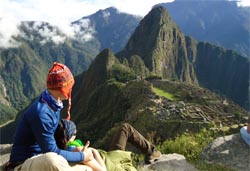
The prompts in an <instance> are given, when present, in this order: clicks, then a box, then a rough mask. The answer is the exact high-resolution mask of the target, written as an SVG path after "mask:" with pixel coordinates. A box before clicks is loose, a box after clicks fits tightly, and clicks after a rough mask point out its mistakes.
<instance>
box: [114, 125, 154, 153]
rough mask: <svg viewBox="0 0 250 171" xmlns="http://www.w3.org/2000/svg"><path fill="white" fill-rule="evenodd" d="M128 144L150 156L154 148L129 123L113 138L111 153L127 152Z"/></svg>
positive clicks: (122, 126)
mask: <svg viewBox="0 0 250 171" xmlns="http://www.w3.org/2000/svg"><path fill="white" fill-rule="evenodd" d="M127 142H130V143H131V144H132V145H134V146H135V147H136V148H138V149H139V150H140V151H141V152H142V153H143V154H150V153H151V152H152V149H153V148H154V146H153V145H152V144H151V143H150V142H149V141H148V140H147V139H145V138H144V137H143V136H142V135H141V134H140V133H139V132H138V131H137V130H136V129H135V128H134V127H132V126H131V125H130V124H129V123H123V124H122V125H121V127H120V128H119V129H118V131H117V132H116V134H115V135H114V136H113V139H112V141H111V144H110V147H109V151H112V150H123V151H125V150H126V145H127Z"/></svg>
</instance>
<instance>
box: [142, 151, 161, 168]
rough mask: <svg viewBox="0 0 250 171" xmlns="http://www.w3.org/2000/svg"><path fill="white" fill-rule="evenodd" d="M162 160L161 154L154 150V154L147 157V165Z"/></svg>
mask: <svg viewBox="0 0 250 171" xmlns="http://www.w3.org/2000/svg"><path fill="white" fill-rule="evenodd" d="M160 158H161V152H160V151H159V150H156V149H155V148H153V150H152V152H151V153H149V154H146V155H145V158H144V160H145V163H146V164H152V163H153V162H155V161H157V160H159V159H160Z"/></svg>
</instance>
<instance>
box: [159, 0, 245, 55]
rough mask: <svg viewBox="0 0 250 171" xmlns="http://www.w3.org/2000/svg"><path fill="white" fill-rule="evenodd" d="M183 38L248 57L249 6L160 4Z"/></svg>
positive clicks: (224, 1)
mask: <svg viewBox="0 0 250 171" xmlns="http://www.w3.org/2000/svg"><path fill="white" fill-rule="evenodd" d="M157 6H164V7H165V8H166V9H167V11H168V12H169V14H170V15H171V17H172V19H173V21H175V22H176V23H177V25H178V26H179V27H180V29H181V31H182V32H183V33H184V34H185V35H190V36H192V37H194V38H195V39H197V40H199V41H206V42H211V43H213V44H217V45H219V46H223V47H225V48H227V49H234V50H236V51H237V52H238V53H240V54H241V55H243V56H246V57H250V51H249V34H250V33H249V32H250V23H249V22H250V18H249V10H250V7H238V6H237V1H228V0H220V1H212V0H189V1H186V0H175V1H174V2H171V3H161V4H157Z"/></svg>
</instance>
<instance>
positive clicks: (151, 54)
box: [117, 6, 196, 83]
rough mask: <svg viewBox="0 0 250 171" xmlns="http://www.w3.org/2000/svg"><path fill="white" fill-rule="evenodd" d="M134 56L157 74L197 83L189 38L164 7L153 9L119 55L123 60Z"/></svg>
mask: <svg viewBox="0 0 250 171" xmlns="http://www.w3.org/2000/svg"><path fill="white" fill-rule="evenodd" d="M133 55H138V56H140V57H141V58H142V60H143V61H144V63H145V66H146V67H148V69H149V70H150V71H151V72H152V73H153V74H156V75H158V76H161V77H163V78H170V79H177V80H181V81H184V82H188V83H195V82H196V79H195V76H193V75H191V73H192V70H193V69H192V68H190V66H189V62H188V56H187V49H186V40H185V36H184V35H183V34H182V33H181V31H180V29H179V28H178V26H177V25H176V24H175V23H174V22H172V20H171V17H170V15H169V14H168V12H167V11H166V9H165V8H164V7H161V6H159V7H155V8H153V9H152V10H151V11H150V12H149V13H148V14H147V15H146V16H145V17H144V18H143V20H141V22H140V24H139V26H138V27H137V28H136V30H135V32H134V33H133V35H132V36H131V37H130V39H129V41H128V43H127V45H126V46H125V48H124V49H123V50H122V51H121V52H119V53H118V54H117V56H118V57H119V58H127V59H130V58H131V57H132V56H133Z"/></svg>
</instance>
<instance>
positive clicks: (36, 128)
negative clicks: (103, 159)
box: [4, 62, 93, 171]
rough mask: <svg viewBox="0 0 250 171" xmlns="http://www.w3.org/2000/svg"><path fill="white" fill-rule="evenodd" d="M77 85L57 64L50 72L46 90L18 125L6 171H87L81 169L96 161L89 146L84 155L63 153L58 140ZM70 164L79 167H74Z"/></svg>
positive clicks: (64, 66)
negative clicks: (63, 115) (63, 112)
mask: <svg viewBox="0 0 250 171" xmlns="http://www.w3.org/2000/svg"><path fill="white" fill-rule="evenodd" d="M74 83H75V81H74V77H73V75H72V73H71V71H70V69H69V68H68V67H67V66H66V65H64V64H61V63H58V62H55V63H53V65H52V67H51V68H50V69H49V71H48V75H47V79H46V87H47V88H46V89H45V90H44V91H43V92H42V93H41V95H40V96H39V97H38V98H37V99H36V100H35V101H34V102H33V103H32V104H31V105H30V106H29V107H28V108H27V109H26V110H25V111H24V113H23V115H22V116H21V118H20V121H19V123H18V125H17V128H16V132H15V136H14V142H13V146H12V150H11V154H10V159H9V161H8V162H7V163H6V164H5V165H4V171H13V170H20V171H34V170H35V171H44V170H46V171H57V170H60V171H64V170H67V171H73V170H75V171H76V170H86V169H89V168H86V167H87V166H84V165H80V164H78V163H81V162H83V161H89V160H91V159H92V158H93V153H92V151H91V150H90V149H88V146H85V148H84V150H83V151H81V152H71V151H67V150H62V149H59V148H58V147H57V145H56V141H55V138H54V133H55V130H56V128H57V126H58V123H59V122H60V111H61V110H62V109H63V102H62V101H63V100H68V104H69V105H68V115H67V119H70V107H71V91H72V88H73V85H74ZM69 162H71V163H75V165H74V166H71V165H69Z"/></svg>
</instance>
